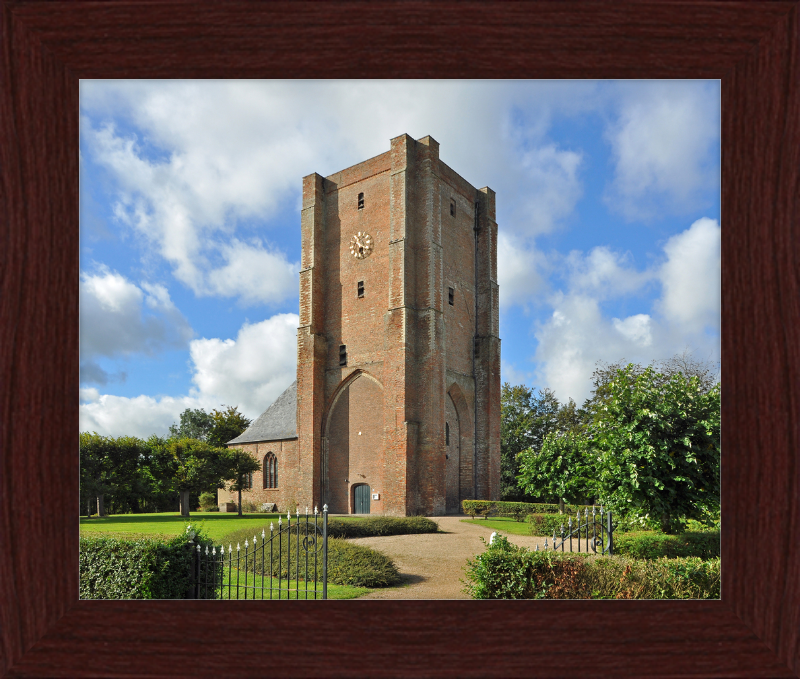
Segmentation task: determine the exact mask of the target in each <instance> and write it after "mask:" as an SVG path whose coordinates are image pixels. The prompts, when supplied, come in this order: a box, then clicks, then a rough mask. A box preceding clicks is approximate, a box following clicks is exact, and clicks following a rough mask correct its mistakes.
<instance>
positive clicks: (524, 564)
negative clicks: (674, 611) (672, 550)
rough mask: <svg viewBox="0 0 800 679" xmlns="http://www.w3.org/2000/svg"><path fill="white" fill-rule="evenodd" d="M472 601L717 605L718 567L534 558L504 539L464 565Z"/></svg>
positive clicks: (550, 555)
mask: <svg viewBox="0 0 800 679" xmlns="http://www.w3.org/2000/svg"><path fill="white" fill-rule="evenodd" d="M466 573H467V578H468V580H469V581H468V582H467V583H466V587H465V591H466V592H467V593H468V594H470V595H471V596H472V597H473V598H475V599H718V598H719V595H720V561H719V559H711V560H708V561H703V560H702V559H699V558H697V557H687V558H680V559H664V558H662V559H658V560H655V561H636V560H633V559H629V558H626V557H621V556H612V557H588V556H583V555H579V554H574V553H573V554H562V553H559V552H552V551H546V552H545V551H539V552H532V551H530V550H528V549H525V548H522V547H517V546H516V545H513V544H512V543H510V542H508V540H507V539H506V538H505V537H503V536H502V535H498V536H497V537H496V538H495V540H494V543H493V544H492V545H489V546H488V547H487V549H486V551H484V553H483V554H479V555H478V556H477V557H475V559H474V560H470V561H468V562H467V566H466Z"/></svg>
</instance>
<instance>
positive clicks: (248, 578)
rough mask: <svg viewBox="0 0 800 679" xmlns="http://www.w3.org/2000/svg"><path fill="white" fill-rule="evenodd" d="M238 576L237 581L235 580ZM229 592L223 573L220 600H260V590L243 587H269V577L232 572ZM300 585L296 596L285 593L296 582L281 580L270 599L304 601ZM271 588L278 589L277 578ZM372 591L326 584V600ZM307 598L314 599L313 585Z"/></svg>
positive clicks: (319, 585)
mask: <svg viewBox="0 0 800 679" xmlns="http://www.w3.org/2000/svg"><path fill="white" fill-rule="evenodd" d="M237 575H238V580H237ZM230 576H231V577H230V591H229V589H228V584H229V583H228V571H227V570H226V571H225V575H224V581H223V585H224V586H223V588H222V597H221V598H222V599H228V598H230V599H237V598H238V599H240V600H243V599H244V598H245V597H247V598H248V599H252V598H255V599H258V600H260V599H261V596H262V593H261V590H260V589H256V590H255V591H254V590H252V589H251V590H248V591H247V592H245V587H246V586H249V587H253V586H254V585H255V587H258V588H260V587H262V586H264V587H269V586H270V582H269V576H264V578H262V577H261V576H260V575H253V574H252V573H245V572H244V571H237V570H233V571H232V572H231V574H230ZM237 582H238V586H239V594H238V597H237V594H236V586H237ZM299 584H300V594H299V596H298V594H297V592H296V591H288V592H287V591H286V590H297V585H298V581H297V580H288V581H287V580H286V579H283V580H281V582H280V588H281V591H280V592H275V591H273V592H272V598H273V599H274V600H277V599H278V598H281V599H287V598H289V599H298V598H299V599H300V600H301V601H304V600H305V598H306V583H305V581H304V580H300V581H299ZM272 586H273V587H275V588H277V587H278V578H276V577H273V578H272ZM371 591H372V590H371V589H367V588H366V587H350V586H349V585H333V584H331V583H328V598H329V599H355V598H356V597H360V596H361V595H362V594H369V593H370V592H371ZM269 595H270V593H269V590H268V589H267V590H265V591H264V593H263V596H264V599H265V600H267V599H269ZM308 598H309V599H313V598H314V583H313V582H309V583H308ZM317 599H322V582H319V583H317Z"/></svg>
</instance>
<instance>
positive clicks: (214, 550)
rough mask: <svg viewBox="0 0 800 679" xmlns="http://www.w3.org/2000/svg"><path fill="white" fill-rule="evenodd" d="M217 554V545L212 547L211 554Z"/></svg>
mask: <svg viewBox="0 0 800 679" xmlns="http://www.w3.org/2000/svg"><path fill="white" fill-rule="evenodd" d="M216 555H217V548H216V547H212V548H211V556H216Z"/></svg>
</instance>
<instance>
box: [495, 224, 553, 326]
mask: <svg viewBox="0 0 800 679" xmlns="http://www.w3.org/2000/svg"><path fill="white" fill-rule="evenodd" d="M497 262H498V268H497V279H498V281H497V283H498V285H499V287H500V309H501V310H502V311H506V310H507V309H508V308H509V307H510V306H512V305H515V304H516V305H520V306H525V305H526V304H527V303H528V302H529V301H530V300H531V299H533V298H535V297H537V296H539V295H541V293H542V292H543V290H544V288H545V280H544V277H543V274H544V272H546V271H547V268H548V267H547V259H546V258H545V256H544V255H543V254H542V253H541V252H539V251H538V250H536V248H535V247H534V246H531V245H529V246H526V245H525V243H524V242H522V241H520V240H519V239H516V238H514V237H513V236H509V235H507V234H506V233H505V232H504V231H500V232H499V233H498V234H497Z"/></svg>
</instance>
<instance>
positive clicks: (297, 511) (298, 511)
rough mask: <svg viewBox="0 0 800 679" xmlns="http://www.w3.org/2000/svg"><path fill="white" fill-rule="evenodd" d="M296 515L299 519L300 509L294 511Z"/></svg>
mask: <svg viewBox="0 0 800 679" xmlns="http://www.w3.org/2000/svg"><path fill="white" fill-rule="evenodd" d="M294 511H295V512H296V513H297V518H298V519H299V518H300V507H298V508H297V509H295V510H294Z"/></svg>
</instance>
